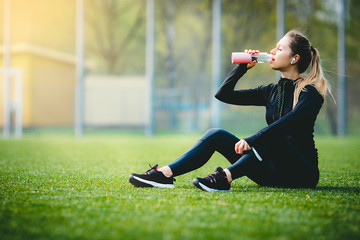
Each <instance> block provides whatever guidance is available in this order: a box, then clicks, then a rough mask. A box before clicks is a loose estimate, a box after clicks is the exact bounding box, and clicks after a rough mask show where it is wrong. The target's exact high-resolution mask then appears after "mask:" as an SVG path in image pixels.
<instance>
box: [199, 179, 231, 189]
mask: <svg viewBox="0 0 360 240" xmlns="http://www.w3.org/2000/svg"><path fill="white" fill-rule="evenodd" d="M193 184H194V185H195V187H197V188H199V189H201V190H203V191H206V192H228V191H230V189H229V190H219V189H214V188H209V187H208V186H205V185H204V184H202V183H201V182H200V181H199V180H198V179H197V178H195V179H194V181H193Z"/></svg>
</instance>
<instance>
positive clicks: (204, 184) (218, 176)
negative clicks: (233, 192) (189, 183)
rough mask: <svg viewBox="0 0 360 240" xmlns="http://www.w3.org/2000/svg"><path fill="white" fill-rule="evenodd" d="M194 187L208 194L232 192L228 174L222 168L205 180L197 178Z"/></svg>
mask: <svg viewBox="0 0 360 240" xmlns="http://www.w3.org/2000/svg"><path fill="white" fill-rule="evenodd" d="M193 183H194V185H195V186H196V187H197V188H200V189H201V190H204V191H207V192H224V191H229V190H230V183H229V182H228V179H227V177H226V173H225V172H224V170H223V169H222V168H221V167H218V168H217V169H216V171H215V172H214V173H213V174H210V175H208V176H206V177H204V178H195V179H194V181H193Z"/></svg>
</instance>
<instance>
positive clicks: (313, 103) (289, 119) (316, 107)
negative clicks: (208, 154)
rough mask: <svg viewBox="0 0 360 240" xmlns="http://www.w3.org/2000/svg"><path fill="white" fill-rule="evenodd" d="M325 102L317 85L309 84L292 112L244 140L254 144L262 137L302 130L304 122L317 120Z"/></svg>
mask: <svg viewBox="0 0 360 240" xmlns="http://www.w3.org/2000/svg"><path fill="white" fill-rule="evenodd" d="M323 102H324V99H323V97H322V96H321V95H320V94H319V93H318V91H317V90H316V89H315V87H313V86H310V85H308V86H306V91H303V92H301V93H300V96H299V101H298V103H297V104H296V106H295V108H294V109H293V110H292V111H291V112H289V113H288V114H286V115H285V116H284V117H282V118H280V119H279V120H277V121H275V122H273V123H272V124H270V125H268V126H267V127H265V128H263V129H261V130H260V131H259V132H257V133H256V134H254V135H253V136H251V137H248V138H245V139H244V140H245V141H246V142H247V143H248V144H249V145H250V146H252V145H254V143H256V141H257V140H259V139H260V138H262V137H269V136H270V137H271V136H279V135H280V134H284V133H291V132H294V131H302V127H301V126H302V125H303V124H306V123H309V122H310V123H312V124H313V123H314V122H315V120H316V116H317V114H318V113H319V111H320V108H321V106H322V104H323Z"/></svg>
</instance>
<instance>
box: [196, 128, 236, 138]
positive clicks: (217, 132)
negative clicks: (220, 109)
mask: <svg viewBox="0 0 360 240" xmlns="http://www.w3.org/2000/svg"><path fill="white" fill-rule="evenodd" d="M226 135H232V134H231V133H229V132H228V131H226V130H224V129H221V128H210V129H209V130H207V132H206V133H205V134H204V136H203V137H202V138H201V139H203V140H205V139H215V138H219V137H223V136H226Z"/></svg>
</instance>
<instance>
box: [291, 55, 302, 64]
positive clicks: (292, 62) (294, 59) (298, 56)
mask: <svg viewBox="0 0 360 240" xmlns="http://www.w3.org/2000/svg"><path fill="white" fill-rule="evenodd" d="M299 60H300V55H299V54H295V56H294V57H293V59H292V60H291V64H292V65H293V64H296V63H297V62H298V61H299Z"/></svg>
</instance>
